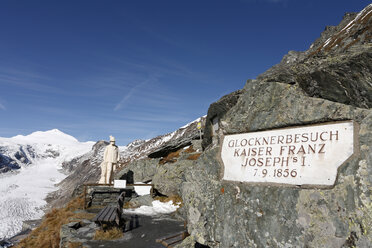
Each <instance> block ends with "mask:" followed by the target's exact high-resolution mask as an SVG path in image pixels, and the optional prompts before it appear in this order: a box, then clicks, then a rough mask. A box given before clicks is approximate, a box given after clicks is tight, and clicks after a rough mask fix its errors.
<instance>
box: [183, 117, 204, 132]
mask: <svg viewBox="0 0 372 248" xmlns="http://www.w3.org/2000/svg"><path fill="white" fill-rule="evenodd" d="M205 117H207V116H206V115H204V116H202V117H199V118H198V119H196V120H194V121H192V122H189V123H187V124H186V125H184V126H182V127H180V129H181V128H186V127H188V126H190V125H191V124H193V123H195V122H199V121H200V120H201V119H202V118H205Z"/></svg>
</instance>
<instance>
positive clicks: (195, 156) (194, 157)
mask: <svg viewBox="0 0 372 248" xmlns="http://www.w3.org/2000/svg"><path fill="white" fill-rule="evenodd" d="M200 155H201V153H195V154H191V155H190V156H188V157H187V160H197V159H198V158H199V157H200Z"/></svg>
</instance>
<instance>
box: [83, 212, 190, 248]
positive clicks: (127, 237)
mask: <svg viewBox="0 0 372 248" xmlns="http://www.w3.org/2000/svg"><path fill="white" fill-rule="evenodd" d="M124 218H125V219H127V220H131V221H130V223H128V224H127V227H126V228H130V227H132V228H133V229H132V230H128V231H127V230H126V231H125V233H124V237H123V238H121V239H118V240H114V241H88V242H86V243H85V244H84V245H86V246H87V247H89V248H101V247H107V248H119V247H120V248H122V247H136V248H164V246H162V245H161V244H159V243H156V242H155V240H156V239H158V238H161V237H164V236H170V235H172V234H174V233H178V232H181V231H183V230H185V228H184V223H183V222H182V221H179V220H177V219H176V218H175V217H173V216H171V215H158V216H144V215H127V214H126V215H124Z"/></svg>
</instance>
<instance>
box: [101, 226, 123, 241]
mask: <svg viewBox="0 0 372 248" xmlns="http://www.w3.org/2000/svg"><path fill="white" fill-rule="evenodd" d="M121 237H123V230H121V229H120V228H117V227H113V228H111V229H107V230H97V231H96V234H95V235H94V240H113V239H119V238H121Z"/></svg>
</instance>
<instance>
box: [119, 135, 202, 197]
mask: <svg viewBox="0 0 372 248" xmlns="http://www.w3.org/2000/svg"><path fill="white" fill-rule="evenodd" d="M200 143H201V141H200V140H194V141H192V147H195V148H198V147H200ZM192 147H190V148H188V149H180V150H179V151H177V155H175V157H174V158H173V159H171V160H169V161H168V160H167V159H166V158H162V159H160V158H155V159H150V158H146V159H141V160H135V161H133V162H131V163H130V164H128V165H127V166H125V167H124V168H123V169H122V170H121V171H120V172H118V173H117V174H116V175H115V178H116V179H126V180H128V179H129V180H132V179H131V178H133V182H150V181H151V183H152V184H153V185H154V189H155V191H156V192H157V193H160V194H161V195H167V196H171V195H180V193H181V192H180V185H181V184H182V183H183V182H184V181H185V176H184V174H185V172H186V171H187V170H192V169H193V168H194V166H195V161H196V159H197V158H198V156H199V155H200V152H198V151H197V150H194V149H192ZM200 148H201V147H200Z"/></svg>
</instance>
